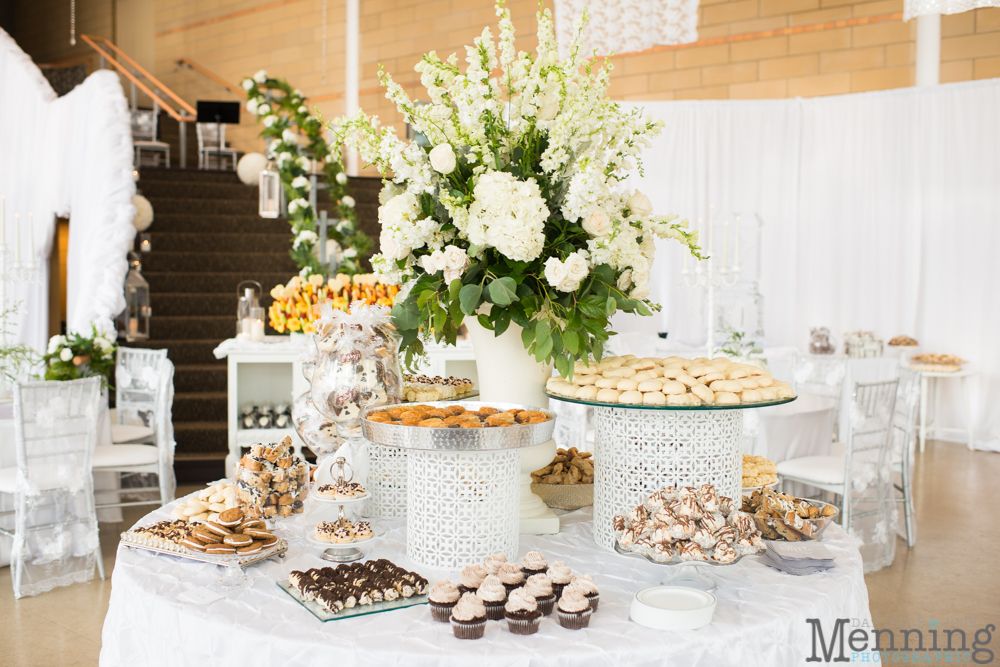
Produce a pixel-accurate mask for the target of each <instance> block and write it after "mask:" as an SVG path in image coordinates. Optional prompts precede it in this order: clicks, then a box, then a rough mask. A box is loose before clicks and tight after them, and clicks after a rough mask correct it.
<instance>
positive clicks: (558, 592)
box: [552, 582, 569, 600]
mask: <svg viewBox="0 0 1000 667" xmlns="http://www.w3.org/2000/svg"><path fill="white" fill-rule="evenodd" d="M567 586H569V584H568V583H567V584H557V583H555V582H553V583H552V592H553V593H555V594H556V599H557V600H558V599H559V598H561V597H562V592H563V589H564V588H566V587H567Z"/></svg>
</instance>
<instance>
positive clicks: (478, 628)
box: [451, 618, 486, 639]
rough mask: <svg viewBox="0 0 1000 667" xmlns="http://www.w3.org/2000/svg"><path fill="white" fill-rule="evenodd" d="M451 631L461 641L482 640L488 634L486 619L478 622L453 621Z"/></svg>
mask: <svg viewBox="0 0 1000 667" xmlns="http://www.w3.org/2000/svg"><path fill="white" fill-rule="evenodd" d="M451 630H452V632H454V633H455V636H456V637H457V638H459V639H480V638H482V636H483V634H484V633H485V632H486V619H485V618H484V619H482V620H478V621H456V620H455V619H451Z"/></svg>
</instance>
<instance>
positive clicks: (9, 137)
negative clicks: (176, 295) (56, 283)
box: [0, 30, 135, 350]
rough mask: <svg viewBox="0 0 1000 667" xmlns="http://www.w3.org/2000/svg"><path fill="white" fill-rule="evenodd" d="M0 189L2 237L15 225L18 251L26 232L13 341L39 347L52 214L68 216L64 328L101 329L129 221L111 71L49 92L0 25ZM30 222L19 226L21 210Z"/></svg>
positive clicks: (131, 213)
mask: <svg viewBox="0 0 1000 667" xmlns="http://www.w3.org/2000/svg"><path fill="white" fill-rule="evenodd" d="M0 156H2V159H0V194H3V195H5V196H6V205H7V221H6V234H7V242H8V243H10V244H12V243H14V242H15V241H16V239H17V237H18V234H17V229H16V227H15V224H14V220H15V218H14V214H15V213H20V216H21V217H20V227H21V228H20V238H21V252H22V259H23V260H25V261H27V260H28V258H29V253H30V252H31V247H30V239H31V237H32V235H33V236H34V240H35V250H34V254H35V263H36V264H37V265H38V267H39V269H38V270H37V271H36V272H35V276H34V281H33V282H31V283H28V284H26V285H19V286H15V287H14V288H13V289H11V290H9V291H8V293H7V303H8V304H12V303H19V311H18V317H17V322H16V323H15V324H16V329H15V332H14V333H15V337H16V339H17V340H18V341H21V342H26V343H28V344H30V345H32V346H34V347H35V348H37V349H39V350H42V349H44V348H45V343H46V340H47V338H48V276H49V273H48V257H49V253H50V252H51V249H52V239H53V235H54V230H55V224H54V223H55V217H56V216H57V215H58V216H64V217H70V218H71V224H70V240H69V256H68V266H67V274H68V275H67V285H68V295H67V297H68V298H67V310H68V312H67V317H68V326H69V329H70V330H71V331H83V332H87V331H89V330H90V325H91V323H92V322H94V323H96V324H97V325H98V326H99V327H101V328H110V327H111V326H112V319H113V318H114V317H115V315H117V314H118V313H119V312H121V311H122V309H124V307H125V299H124V294H123V289H122V286H123V283H124V280H125V274H126V272H127V271H128V262H127V260H126V253H127V252H128V247H129V243H131V241H132V239H133V237H134V235H135V229H134V228H133V227H132V219H133V218H134V217H135V207H133V206H132V196H133V195H134V194H135V182H134V180H133V179H132V136H131V129H130V125H129V116H128V105H127V103H126V101H125V95H124V93H123V92H122V88H121V84H120V82H119V80H118V77H117V76H116V75H115V74H113V73H112V72H109V71H99V72H95V73H94V74H92V75H90V76H89V77H88V78H87V80H86V81H84V82H83V83H82V84H81V85H79V86H77V87H76V88H75V89H74V90H73V91H72V92H70V93H69V94H67V95H65V96H63V97H60V98H57V97H56V94H55V92H53V90H52V88H51V86H49V84H48V82H47V81H46V80H45V78H44V77H43V76H42V74H41V71H40V70H39V69H38V67H36V66H35V64H34V63H33V62H31V59H30V58H29V57H28V56H27V55H26V54H25V53H24V52H23V51H21V49H20V48H19V47H18V46H17V44H16V43H15V42H14V40H13V39H11V37H10V35H8V34H7V33H6V32H4V31H3V30H0ZM29 213H31V214H33V220H34V230H29V227H28V225H29V217H28V214H29Z"/></svg>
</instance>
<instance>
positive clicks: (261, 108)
mask: <svg viewBox="0 0 1000 667" xmlns="http://www.w3.org/2000/svg"><path fill="white" fill-rule="evenodd" d="M269 113H271V105H270V104H268V103H267V102H264V103H263V104H258V105H257V115H258V116H266V115H267V114H269Z"/></svg>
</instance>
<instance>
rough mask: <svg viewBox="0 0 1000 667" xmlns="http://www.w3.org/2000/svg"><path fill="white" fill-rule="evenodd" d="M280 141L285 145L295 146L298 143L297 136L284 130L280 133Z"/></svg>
mask: <svg viewBox="0 0 1000 667" xmlns="http://www.w3.org/2000/svg"><path fill="white" fill-rule="evenodd" d="M281 140H282V141H284V142H285V143H286V144H297V143H299V135H297V134H295V132H293V131H292V130H290V129H285V130H282V132H281Z"/></svg>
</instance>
